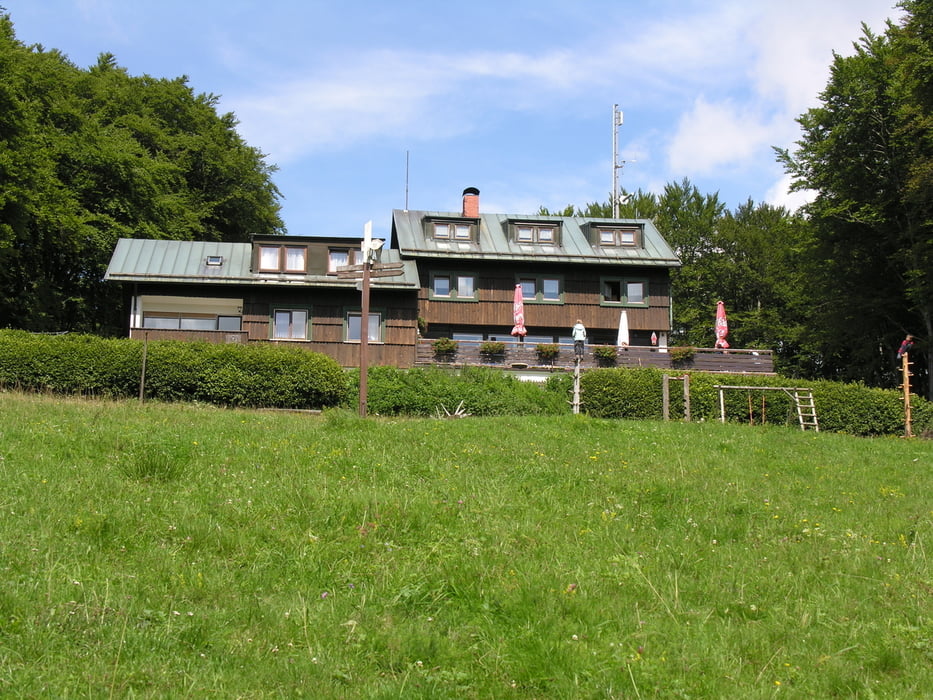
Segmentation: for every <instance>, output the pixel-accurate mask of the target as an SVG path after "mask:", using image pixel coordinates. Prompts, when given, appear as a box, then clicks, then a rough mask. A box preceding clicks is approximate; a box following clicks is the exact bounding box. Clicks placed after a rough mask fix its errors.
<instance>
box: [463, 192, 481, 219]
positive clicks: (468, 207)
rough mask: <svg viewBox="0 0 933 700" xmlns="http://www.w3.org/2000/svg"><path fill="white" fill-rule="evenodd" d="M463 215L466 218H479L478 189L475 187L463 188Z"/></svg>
mask: <svg viewBox="0 0 933 700" xmlns="http://www.w3.org/2000/svg"><path fill="white" fill-rule="evenodd" d="M463 216H465V217H466V218H468V219H478V218H479V190H478V189H476V188H475V187H467V188H466V189H465V190H463Z"/></svg>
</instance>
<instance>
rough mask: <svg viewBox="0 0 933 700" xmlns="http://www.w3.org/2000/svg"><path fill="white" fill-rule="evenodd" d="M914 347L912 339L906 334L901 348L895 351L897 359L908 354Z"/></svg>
mask: <svg viewBox="0 0 933 700" xmlns="http://www.w3.org/2000/svg"><path fill="white" fill-rule="evenodd" d="M913 346H914V337H913V336H912V335H911V334H910V333H908V334H907V337H906V338H904V340H903V342H902V343H901V347H900V348H899V349H898V351H897V359H898V360H899V359H901V358H902V357H903V356H904V355H906V354H907V353H909V352H910V349H911V348H912V347H913Z"/></svg>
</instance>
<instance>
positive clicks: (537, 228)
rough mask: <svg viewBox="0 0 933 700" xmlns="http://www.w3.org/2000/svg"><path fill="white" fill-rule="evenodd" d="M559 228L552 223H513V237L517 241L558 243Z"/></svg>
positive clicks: (545, 243) (540, 243)
mask: <svg viewBox="0 0 933 700" xmlns="http://www.w3.org/2000/svg"><path fill="white" fill-rule="evenodd" d="M558 231H559V228H558V227H557V226H556V225H555V224H552V223H525V222H515V223H513V224H512V237H513V239H514V240H515V241H516V242H517V243H528V244H539V245H556V244H557V242H558Z"/></svg>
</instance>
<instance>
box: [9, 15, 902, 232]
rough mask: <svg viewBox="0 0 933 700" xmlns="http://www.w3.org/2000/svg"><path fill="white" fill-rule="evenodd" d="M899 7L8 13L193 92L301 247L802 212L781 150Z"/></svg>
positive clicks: (40, 38) (42, 39)
mask: <svg viewBox="0 0 933 700" xmlns="http://www.w3.org/2000/svg"><path fill="white" fill-rule="evenodd" d="M894 2H895V0H782V1H781V2H775V1H773V0H703V1H695V0H576V1H575V2H567V0H559V1H557V0H534V1H531V0H471V1H468V2H446V1H445V0H391V1H390V2H372V1H371V0H265V1H264V2H257V1H256V0H184V1H180V0H159V1H158V2H156V1H155V0H0V5H2V6H3V7H4V8H5V9H6V11H7V12H8V13H9V15H10V18H11V19H12V21H13V26H14V30H15V32H16V36H17V38H18V39H19V40H20V41H21V42H23V43H24V44H27V45H32V44H41V45H42V46H43V47H44V48H45V49H53V48H54V49H58V50H60V51H61V52H62V53H64V54H65V55H66V56H67V57H68V58H69V60H71V62H72V63H74V64H75V65H77V66H79V67H81V68H87V67H88V66H90V65H93V64H94V63H96V61H97V57H98V55H100V54H101V53H111V54H113V55H114V56H115V58H116V61H117V63H118V64H119V65H120V66H122V67H123V68H125V69H126V70H127V71H128V72H129V73H130V74H131V75H143V74H147V75H150V76H153V77H157V78H177V77H179V76H187V78H188V81H189V85H190V86H191V87H192V89H193V90H194V91H195V92H197V93H209V94H213V95H216V96H218V97H219V98H220V100H219V107H218V109H219V111H220V112H222V113H226V112H232V113H234V114H235V115H236V118H237V119H238V120H239V125H238V127H237V129H238V131H239V133H240V135H241V136H242V137H243V138H244V139H245V141H246V142H247V143H248V144H249V145H250V146H253V147H255V148H257V149H259V150H260V151H261V152H262V153H264V154H265V156H266V162H267V163H268V164H270V165H274V166H276V167H277V168H278V170H277V171H276V172H275V173H274V175H273V181H274V182H275V184H276V186H277V187H278V189H279V190H280V191H281V193H282V197H283V199H282V200H281V205H282V218H283V219H284V221H285V225H286V228H287V230H288V233H289V234H292V235H320V236H348V237H356V236H362V235H363V234H362V232H363V227H364V225H365V222H367V221H369V220H371V221H373V232H374V235H376V236H383V237H385V236H387V235H388V233H389V231H390V228H391V214H392V210H393V209H405V208H408V209H413V210H428V211H459V210H460V206H461V194H462V192H463V190H464V188H466V187H476V188H478V189H479V190H480V202H481V209H482V210H483V211H485V212H497V213H509V214H533V213H535V212H536V211H538V209H539V207H541V206H545V207H547V208H549V209H551V210H556V209H563V208H564V207H565V206H567V205H570V204H572V205H575V206H579V207H584V206H585V205H586V204H588V203H590V202H608V201H609V200H610V195H611V191H612V173H613V160H614V157H613V143H612V139H613V116H612V115H613V106H614V105H618V106H619V110H620V111H621V112H622V113H623V115H624V116H623V124H622V125H621V126H619V127H618V130H617V138H618V155H617V162H618V163H619V165H621V167H620V168H619V171H618V174H619V184H620V189H622V190H624V191H627V192H631V191H635V190H638V189H642V190H644V191H646V192H654V193H660V192H661V191H662V190H663V188H664V186H665V185H666V184H668V183H670V182H680V181H682V180H683V179H684V178H688V179H689V180H690V182H691V183H693V184H694V185H696V186H697V188H698V189H699V190H700V192H701V193H702V194H713V193H718V194H719V197H720V200H721V201H722V202H724V203H725V205H726V206H727V207H728V208H729V209H735V208H736V207H737V206H739V205H740V204H743V203H744V202H746V201H747V200H749V199H751V200H752V201H754V202H755V203H758V202H767V203H770V204H776V205H783V206H786V207H788V208H789V209H795V208H796V207H797V206H799V205H800V204H802V203H803V202H804V199H803V197H804V196H805V195H804V194H803V193H796V194H788V192H787V185H788V179H787V177H786V176H785V174H784V172H783V170H782V168H781V166H780V165H779V164H778V163H777V162H776V160H775V156H774V150H773V147H775V146H777V147H781V148H793V145H794V142H795V141H796V140H797V139H799V138H800V131H799V127H798V124H797V122H796V118H797V117H798V116H799V115H800V114H802V113H803V112H805V111H806V110H807V109H809V108H811V107H815V106H818V104H819V101H818V96H819V93H820V91H821V90H822V89H823V88H824V87H825V86H826V83H827V80H828V77H829V66H830V64H831V62H832V58H833V52H836V53H839V54H842V55H849V54H851V53H853V42H856V41H857V40H858V39H859V37H860V36H861V35H862V23H864V24H866V25H867V26H868V27H869V28H871V29H872V30H873V31H875V32H876V33H881V32H883V31H884V27H885V22H886V20H888V19H891V20H893V21H897V20H898V19H899V17H900V16H901V15H900V11H899V10H898V9H897V8H896V6H895V5H894Z"/></svg>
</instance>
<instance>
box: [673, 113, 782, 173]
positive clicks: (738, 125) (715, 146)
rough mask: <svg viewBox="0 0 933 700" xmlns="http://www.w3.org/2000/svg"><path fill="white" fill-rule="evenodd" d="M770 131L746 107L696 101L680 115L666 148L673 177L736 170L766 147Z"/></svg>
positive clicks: (759, 118) (757, 116)
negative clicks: (676, 174) (735, 167)
mask: <svg viewBox="0 0 933 700" xmlns="http://www.w3.org/2000/svg"><path fill="white" fill-rule="evenodd" d="M771 132H772V129H771V127H769V126H768V125H766V124H765V123H764V122H763V121H762V119H761V116H760V115H759V114H757V113H756V112H755V111H754V110H753V109H752V108H750V107H748V106H742V105H737V104H736V103H735V102H733V101H732V100H725V101H722V102H716V103H712V102H708V101H707V100H706V99H705V98H703V97H698V98H697V99H696V101H695V102H694V104H693V107H692V109H691V110H690V111H689V112H687V113H685V114H683V115H682V116H681V118H680V121H679V122H678V124H677V128H676V131H675V133H674V136H673V138H672V139H671V141H670V145H669V147H668V161H669V165H670V169H671V170H672V171H673V172H675V173H684V174H687V175H691V174H707V173H710V172H714V171H715V170H717V169H720V168H723V167H730V166H735V165H736V164H739V163H741V162H742V161H744V160H747V159H748V158H750V157H752V156H753V155H755V153H756V152H758V151H759V149H761V147H762V146H767V144H768V139H769V136H770V134H771Z"/></svg>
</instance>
